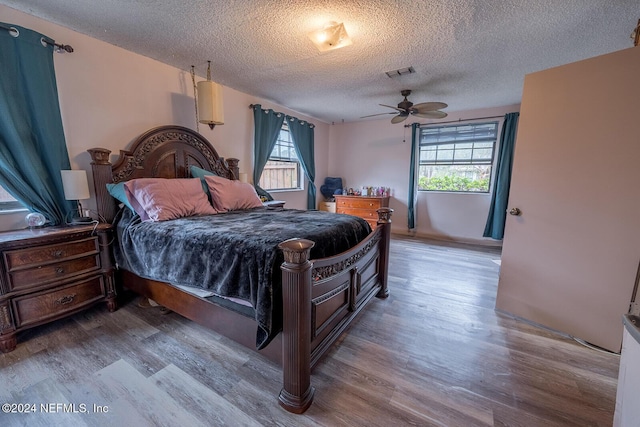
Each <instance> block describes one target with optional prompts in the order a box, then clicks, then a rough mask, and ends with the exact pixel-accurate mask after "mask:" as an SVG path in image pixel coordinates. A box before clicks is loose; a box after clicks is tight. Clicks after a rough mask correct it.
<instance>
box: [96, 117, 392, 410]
mask: <svg viewBox="0 0 640 427" xmlns="http://www.w3.org/2000/svg"><path fill="white" fill-rule="evenodd" d="M88 151H89V153H90V155H91V158H92V162H91V167H92V173H93V183H94V188H95V194H96V203H97V209H98V213H99V215H100V216H101V217H102V218H103V219H104V220H105V221H106V222H110V223H111V222H114V220H115V219H117V217H119V216H121V215H122V209H119V207H118V203H117V201H116V200H115V199H114V198H113V197H112V196H111V194H110V193H109V192H108V191H107V184H113V183H120V182H126V181H130V180H132V179H138V178H190V177H191V175H190V168H191V167H192V166H195V167H198V168H201V169H204V170H207V171H212V172H214V173H215V174H216V175H218V176H220V177H224V178H227V179H230V180H237V179H238V176H239V168H238V160H237V159H231V158H230V159H224V158H222V157H220V156H219V155H218V153H217V152H216V150H215V149H214V148H213V147H212V146H211V144H210V143H209V142H208V141H207V140H206V139H205V138H204V137H203V136H201V135H200V134H198V133H196V132H194V131H192V130H190V129H188V128H184V127H180V126H161V127H158V128H154V129H151V130H149V131H147V132H145V133H144V134H143V135H141V136H140V137H138V138H137V139H136V140H135V141H134V142H133V144H132V147H131V150H127V151H125V150H121V151H120V155H119V157H118V158H117V159H116V161H115V162H113V163H111V161H110V153H111V152H110V150H107V149H103V148H94V149H91V150H88ZM259 210H261V208H256V209H255V211H259ZM264 210H265V211H268V212H263V213H261V214H260V215H266V216H269V215H272V216H273V217H275V215H278V214H280V213H279V212H272V210H269V209H264ZM280 210H282V209H280ZM286 211H289V210H288V209H285V210H283V212H282V213H281V214H282V215H285V214H292V213H291V212H286ZM391 212H392V210H391V209H388V208H382V209H380V210H379V211H378V215H379V219H378V227H377V228H376V229H375V230H374V231H373V232H370V233H369V234H366V235H365V236H364V237H363V238H361V239H360V241H359V242H358V243H355V244H354V246H352V247H350V248H348V249H346V250H344V251H342V252H340V253H337V254H333V255H331V256H327V257H321V258H317V259H311V254H312V253H320V254H322V253H323V252H318V248H317V247H316V248H315V249H314V246H315V242H314V241H312V240H310V239H305V238H290V239H286V240H284V241H282V242H280V243H279V244H277V247H278V248H279V250H280V251H281V252H280V251H278V253H279V256H280V257H281V259H280V258H278V262H279V263H280V262H281V265H280V270H279V271H277V273H278V275H279V276H278V280H277V281H276V282H277V286H278V293H276V295H277V298H276V301H277V302H278V304H276V306H275V308H274V310H276V309H277V310H278V313H277V314H278V316H279V315H280V310H281V321H280V323H281V327H280V323H278V322H275V323H274V324H275V325H276V326H275V330H274V331H271V332H273V333H272V334H270V336H269V337H267V339H266V340H265V341H263V342H262V344H263V345H260V340H259V339H258V340H257V339H256V331H257V330H259V329H260V328H259V326H260V323H259V322H258V321H257V320H256V317H255V316H252V315H251V313H247V311H246V310H244V309H242V308H241V307H238V306H234V304H233V302H231V303H230V301H229V300H228V299H226V298H220V297H218V296H212V297H205V296H197V295H195V294H193V293H191V292H187V291H185V290H183V289H184V288H181V287H180V286H178V285H177V284H176V283H175V282H173V281H172V279H169V278H166V279H163V278H159V277H154V278H149V277H148V276H146V275H141V274H136V273H135V272H134V271H130V270H135V268H132V267H130V266H122V265H120V266H119V269H118V274H117V280H118V282H119V283H118V284H119V285H122V286H124V287H126V288H128V289H130V290H132V291H134V292H135V293H137V294H140V295H142V296H144V297H147V298H150V299H152V300H154V301H155V302H157V303H158V304H160V305H162V306H164V307H166V308H168V309H170V310H172V311H174V312H176V313H178V314H180V315H182V316H184V317H186V318H188V319H191V320H192V321H195V322H197V323H199V324H202V325H204V326H206V327H208V328H211V329H213V330H215V331H216V332H218V333H220V334H222V335H224V336H227V337H229V338H231V339H233V340H235V341H237V342H239V343H240V344H243V345H244V346H246V347H248V348H251V349H253V350H255V351H258V352H259V353H261V354H263V355H264V356H265V357H267V358H269V359H271V360H272V361H274V362H276V363H278V364H280V365H281V366H282V370H283V385H282V389H281V391H280V394H279V397H278V400H279V403H280V405H281V406H282V407H283V408H285V409H286V410H287V411H290V412H293V413H303V412H304V411H305V410H306V409H307V408H308V407H309V406H310V405H311V403H312V401H313V395H314V388H313V387H312V384H311V370H312V369H313V367H314V366H315V365H316V364H317V363H318V361H319V360H320V359H321V357H322V356H323V354H325V353H326V351H327V350H328V349H329V348H330V346H331V345H332V344H333V343H334V342H335V340H336V339H337V338H338V337H339V336H340V334H341V333H342V332H344V331H345V329H346V328H347V327H348V326H349V325H350V323H351V322H352V321H353V320H354V319H355V318H356V316H357V315H358V313H359V312H360V311H361V310H363V309H364V308H365V306H366V305H367V303H368V302H369V301H370V300H372V299H373V298H374V297H378V298H386V297H387V296H388V294H389V292H388V288H387V269H388V253H389V239H390V227H391ZM303 214H304V213H300V214H299V215H303ZM318 214H320V215H324V216H325V217H324V218H332V219H334V220H335V219H337V218H338V216H333V217H329V216H330V215H336V214H330V213H327V212H320V213H315V214H314V213H312V212H309V213H308V215H318ZM222 215H227V214H222ZM296 215H298V214H297V213H296ZM212 216H214V217H215V216H216V215H212ZM256 216H257V214H256ZM203 218H204V217H203ZM310 218H312V217H310ZM186 220H187V221H189V220H190V219H186ZM309 221H313V222H308V224H309V226H308V227H307V226H305V228H309V229H312V228H314V229H317V228H318V225H317V224H315V220H313V219H309ZM304 224H306V223H304ZM182 227H183V225H182V224H181V225H180V227H174V228H175V229H182ZM229 233H233V231H230V232H229ZM263 234H265V233H263ZM274 234H275V233H274ZM311 235H313V236H315V234H311ZM312 251H314V252H312ZM274 280H275V279H274ZM196 285H197V284H196ZM280 295H281V297H280ZM256 312H257V310H256V311H254V314H255V313H256ZM280 329H281V332H279V331H280ZM277 332H279V333H277Z"/></svg>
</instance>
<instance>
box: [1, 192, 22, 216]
mask: <svg viewBox="0 0 640 427" xmlns="http://www.w3.org/2000/svg"><path fill="white" fill-rule="evenodd" d="M0 193H7V195H8V196H9V197H13V196H11V195H10V194H9V192H8V191H7V190H5V189H4V187H2V185H0ZM26 210H27V208H26V206H25V205H24V204H23V203H21V202H20V201H18V200H15V199H14V200H8V201H0V214H2V213H13V212H20V211H26Z"/></svg>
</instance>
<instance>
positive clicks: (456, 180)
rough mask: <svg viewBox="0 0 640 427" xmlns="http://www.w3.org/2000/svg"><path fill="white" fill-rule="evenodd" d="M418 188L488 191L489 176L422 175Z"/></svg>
mask: <svg viewBox="0 0 640 427" xmlns="http://www.w3.org/2000/svg"><path fill="white" fill-rule="evenodd" d="M418 189H420V190H430V191H466V192H480V193H486V192H488V191H489V178H482V179H477V180H473V179H471V178H467V177H461V176H438V177H431V178H427V177H426V176H421V177H420V180H419V181H418Z"/></svg>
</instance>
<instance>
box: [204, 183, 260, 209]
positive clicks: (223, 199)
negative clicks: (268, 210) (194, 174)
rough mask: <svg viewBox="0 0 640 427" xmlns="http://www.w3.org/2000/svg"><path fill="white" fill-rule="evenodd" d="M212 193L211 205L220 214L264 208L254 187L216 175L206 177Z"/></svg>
mask: <svg viewBox="0 0 640 427" xmlns="http://www.w3.org/2000/svg"><path fill="white" fill-rule="evenodd" d="M204 179H205V181H206V182H207V185H208V186H209V193H211V203H212V204H213V207H214V208H215V209H216V210H217V211H218V212H228V211H235V210H238V209H251V208H259V207H262V202H261V201H260V197H258V195H257V194H256V190H255V188H253V185H251V184H249V183H246V182H242V181H232V180H230V179H226V178H222V177H219V176H214V175H207V176H205V177H204Z"/></svg>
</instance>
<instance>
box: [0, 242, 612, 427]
mask: <svg viewBox="0 0 640 427" xmlns="http://www.w3.org/2000/svg"><path fill="white" fill-rule="evenodd" d="M391 252H392V254H391V261H390V263H391V266H390V278H389V289H390V291H391V296H390V297H389V298H388V299H387V300H377V299H376V300H374V301H372V303H371V304H369V307H368V308H367V309H366V310H365V311H364V312H363V313H362V316H361V317H360V318H359V319H358V321H356V323H355V324H354V325H353V327H351V328H350V330H349V331H348V332H347V333H346V334H344V335H343V337H342V338H341V339H340V340H339V342H338V343H337V344H336V345H335V346H334V347H333V348H332V350H331V351H330V352H329V353H328V355H327V357H325V358H324V359H323V360H322V361H321V362H320V364H319V365H318V367H317V368H316V369H315V371H314V372H313V376H312V382H313V384H314V386H315V387H316V396H315V400H314V403H313V405H312V406H311V408H310V409H309V410H308V411H307V412H306V413H305V414H303V415H293V414H289V413H287V412H286V411H284V410H283V409H281V408H280V407H279V406H278V404H277V395H278V392H279V390H280V386H281V375H282V374H281V371H280V369H279V368H278V367H277V366H275V365H274V364H272V363H271V362H269V361H268V360H266V359H264V358H262V357H261V356H258V355H257V354H255V353H253V352H252V351H250V350H247V349H245V348H243V347H241V346H240V345H238V344H236V343H234V342H232V341H230V340H228V339H226V338H224V337H221V336H220V335H217V334H215V333H213V332H211V331H209V330H207V329H205V328H203V327H200V326H198V325H196V324H194V323H193V322H190V321H188V320H186V319H184V318H182V317H180V316H178V315H176V314H175V313H170V314H161V312H160V310H159V309H157V308H139V307H138V306H137V305H136V304H135V303H134V302H133V301H130V302H129V303H127V304H125V305H124V306H123V307H122V308H120V309H119V310H118V311H116V312H115V313H108V312H107V310H106V307H104V306H102V305H100V306H97V307H95V308H94V309H92V310H89V311H87V312H84V313H81V314H78V315H76V316H74V317H71V318H68V319H63V320H60V321H57V322H54V323H52V324H50V325H45V326H42V327H39V328H34V329H31V330H29V331H26V332H24V333H23V334H22V335H20V336H19V341H18V347H17V349H16V350H15V351H14V352H12V353H7V354H4V355H0V403H5V402H7V403H15V404H29V405H31V404H35V405H36V406H37V407H36V413H22V414H11V413H10V414H5V413H0V425H1V426H4V427H6V426H27V425H28V426H39V425H42V426H53V425H61V426H81V425H87V426H116V425H123V426H130V425H135V426H152V425H166V426H176V425H182V426H197V425H204V426H218V425H232V426H237V425H246V426H254V425H255V426H259V425H285V426H391V425H394V426H395V425H418V426H461V427H462V426H464V427H466V426H580V427H584V426H610V425H611V424H612V420H613V410H614V405H615V393H616V382H617V374H618V363H619V357H618V356H617V355H612V354H608V353H605V352H601V351H597V350H593V349H590V348H587V347H584V346H582V345H580V344H578V343H576V342H575V341H573V340H570V339H568V338H565V337H563V336H560V335H557V334H554V333H552V332H550V331H547V330H545V329H542V328H538V327H535V326H532V325H529V324H527V323H524V322H522V321H519V320H516V319H513V318H510V317H508V316H506V315H503V314H500V313H497V312H495V311H494V305H495V295H496V289H497V278H498V269H499V266H498V265H497V264H496V263H495V262H494V261H493V260H496V259H499V252H497V251H496V250H495V249H486V248H484V249H482V248H477V247H469V246H464V245H458V244H451V243H441V242H440V243H439V242H433V241H425V240H420V239H412V238H405V237H394V238H393V239H392V243H391ZM621 328H622V324H621ZM372 367H373V368H375V373H374V374H372V373H371V368H372ZM41 404H42V405H45V406H44V407H41ZM56 404H60V405H63V404H64V405H69V404H73V405H74V406H66V407H64V406H56ZM81 405H86V407H83V406H81ZM94 405H98V407H97V409H101V411H98V412H95V411H94ZM43 409H49V412H48V413H46V412H43ZM73 410H75V411H76V413H74V412H73ZM105 410H106V411H108V412H105ZM70 411H71V412H70ZM85 411H86V412H87V413H81V412H85Z"/></svg>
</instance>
